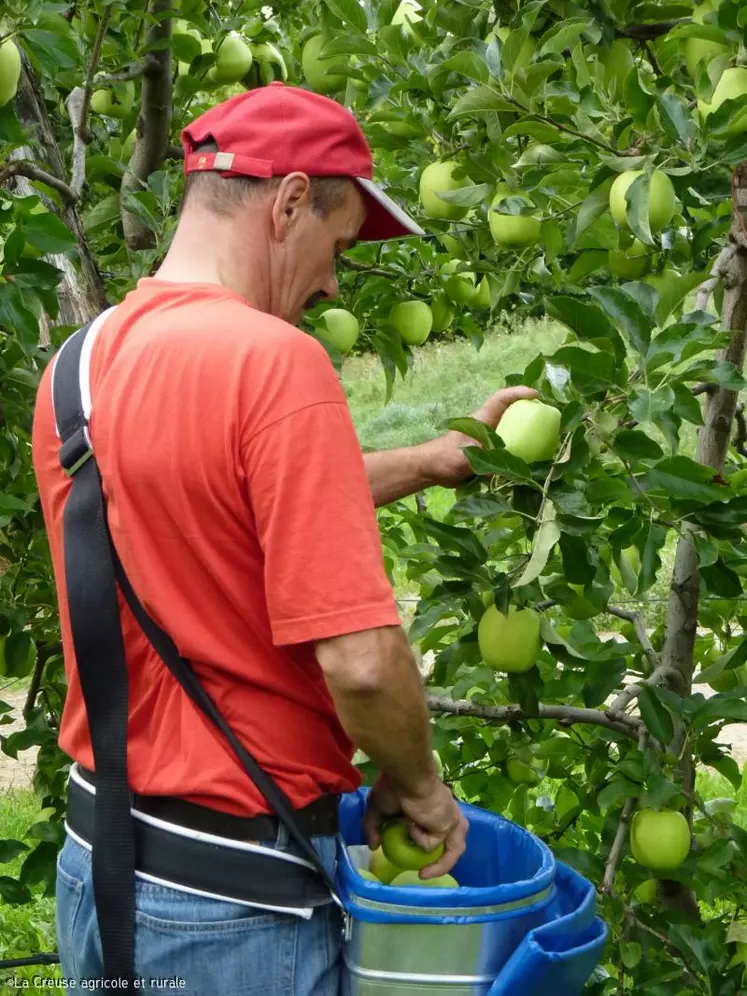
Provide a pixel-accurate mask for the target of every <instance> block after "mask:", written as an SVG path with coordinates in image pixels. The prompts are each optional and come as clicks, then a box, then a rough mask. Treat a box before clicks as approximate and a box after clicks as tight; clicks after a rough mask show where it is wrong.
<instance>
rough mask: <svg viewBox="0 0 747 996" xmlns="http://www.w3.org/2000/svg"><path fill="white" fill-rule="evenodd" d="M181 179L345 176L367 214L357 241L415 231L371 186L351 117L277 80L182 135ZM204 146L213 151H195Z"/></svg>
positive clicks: (367, 153)
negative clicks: (205, 173)
mask: <svg viewBox="0 0 747 996" xmlns="http://www.w3.org/2000/svg"><path fill="white" fill-rule="evenodd" d="M181 137H182V144H183V146H184V172H185V173H193V172H198V171H199V170H216V171H217V172H219V173H220V174H221V175H222V176H256V177H264V178H269V177H271V176H287V175H288V173H293V172H295V171H296V170H298V171H299V172H301V173H306V174H307V175H308V176H349V177H350V178H351V179H353V180H355V181H357V183H358V184H360V187H361V190H362V192H363V195H364V197H365V200H366V204H367V207H368V214H367V217H366V220H365V222H364V223H363V227H362V228H361V231H360V233H359V236H358V238H359V239H360V240H361V241H368V242H371V241H373V242H377V241H380V240H382V239H394V238H398V237H401V236H403V235H425V232H424V231H423V229H422V228H421V227H420V226H419V225H417V224H416V223H415V222H414V221H413V220H412V218H410V217H409V215H407V214H406V213H405V212H404V211H403V210H402V208H400V207H399V206H398V205H397V204H395V202H394V201H393V200H392V199H391V197H388V196H387V195H386V194H385V193H384V191H383V190H382V189H381V187H379V186H378V185H377V184H376V183H374V182H373V179H372V176H373V161H372V158H371V149H370V148H369V146H368V142H367V141H366V137H365V135H364V134H363V132H362V131H361V128H360V125H359V124H358V122H357V121H356V120H355V117H354V116H353V115H352V114H351V113H350V111H348V110H347V108H345V107H343V106H342V105H341V104H338V103H337V102H336V101H334V100H330V99H329V98H328V97H322V96H320V95H319V94H318V93H312V92H311V91H309V90H303V89H301V88H300V87H294V86H286V84H285V83H281V82H280V81H279V80H278V81H276V82H274V83H270V84H269V85H268V86H263V87H258V88H257V89H256V90H247V92H246V93H241V94H239V95H238V96H237V97H231V98H230V99H229V100H226V101H224V102H223V103H221V104H216V106H215V107H211V108H210V110H209V111H207V112H206V113H205V114H202V115H201V116H200V117H199V118H197V119H196V120H195V121H193V122H192V123H191V124H190V125H187V127H186V128H185V129H184V130H183V131H182V136H181ZM208 141H212V142H214V143H215V144H216V145H217V146H218V150H219V151H218V152H199V151H195V149H196V148H197V147H198V146H199V145H201V144H202V143H204V142H208Z"/></svg>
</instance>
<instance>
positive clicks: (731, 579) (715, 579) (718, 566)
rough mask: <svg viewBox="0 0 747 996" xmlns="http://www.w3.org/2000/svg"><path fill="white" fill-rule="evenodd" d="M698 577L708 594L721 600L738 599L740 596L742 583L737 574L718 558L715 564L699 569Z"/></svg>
mask: <svg viewBox="0 0 747 996" xmlns="http://www.w3.org/2000/svg"><path fill="white" fill-rule="evenodd" d="M700 576H701V578H702V579H703V581H704V582H705V584H706V587H707V588H708V591H709V592H712V593H713V594H714V595H720V596H721V597H722V598H739V596H740V595H741V594H742V582H741V580H740V578H739V575H738V574H735V572H734V571H733V570H731V568H730V567H727V566H726V564H725V563H724V561H723V560H722V559H721V557H719V559H718V560H717V561H716V563H715V564H711V565H709V566H708V567H701V569H700Z"/></svg>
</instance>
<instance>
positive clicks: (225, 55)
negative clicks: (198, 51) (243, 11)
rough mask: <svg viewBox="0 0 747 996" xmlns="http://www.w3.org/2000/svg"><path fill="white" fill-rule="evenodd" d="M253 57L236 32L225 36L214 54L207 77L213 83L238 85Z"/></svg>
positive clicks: (248, 68) (250, 65) (250, 66)
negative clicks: (212, 63) (213, 60)
mask: <svg viewBox="0 0 747 996" xmlns="http://www.w3.org/2000/svg"><path fill="white" fill-rule="evenodd" d="M253 59H254V56H253V55H252V50H251V49H250V48H249V46H248V45H247V43H246V42H245V41H244V39H243V38H242V37H241V35H239V34H236V32H233V31H232V32H231V34H229V35H226V37H225V38H224V39H223V41H222V42H221V44H220V47H219V48H218V50H217V51H216V53H215V64H214V65H213V66H212V67H211V69H210V73H209V76H210V78H211V80H213V82H214V83H218V84H224V83H238V82H239V80H242V79H243V78H244V77H245V76H246V74H247V73H248V72H249V70H250V69H251V68H252V61H253Z"/></svg>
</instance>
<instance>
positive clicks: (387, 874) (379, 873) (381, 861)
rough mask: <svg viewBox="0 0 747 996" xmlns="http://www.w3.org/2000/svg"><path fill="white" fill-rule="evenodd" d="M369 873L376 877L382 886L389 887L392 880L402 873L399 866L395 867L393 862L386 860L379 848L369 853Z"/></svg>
mask: <svg viewBox="0 0 747 996" xmlns="http://www.w3.org/2000/svg"><path fill="white" fill-rule="evenodd" d="M369 865H370V868H371V873H372V874H373V875H375V876H376V878H377V879H378V880H379V881H380V882H383V883H384V885H389V883H390V882H391V881H392V879H393V878H396V877H397V875H399V874H400V872H402V870H403V869H402V868H400V867H399V865H395V864H394V863H393V862H391V861H390V860H389V858H387V856H386V855H385V854H384V851H383V849H382V848H381V847H377V848H376V850H375V851H372V852H371V861H370V862H369Z"/></svg>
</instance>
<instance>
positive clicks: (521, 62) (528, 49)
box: [494, 28, 537, 73]
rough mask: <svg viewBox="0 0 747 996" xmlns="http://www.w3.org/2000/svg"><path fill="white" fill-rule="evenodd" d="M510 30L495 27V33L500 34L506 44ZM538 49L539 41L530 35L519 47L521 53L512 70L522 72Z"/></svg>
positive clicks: (502, 42) (499, 36)
mask: <svg viewBox="0 0 747 996" xmlns="http://www.w3.org/2000/svg"><path fill="white" fill-rule="evenodd" d="M510 32H511V29H510V28H495V30H494V33H495V34H496V35H497V36H498V38H499V39H500V41H501V44H502V45H505V44H506V39H507V38H508V36H509V34H510ZM536 51H537V42H536V41H535V40H534V38H532V36H531V35H530V36H529V37H528V38H527V40H526V41H525V42H524V44H523V45H522V46H521V48H520V49H519V54H518V55H517V56H516V59H515V60H514V64H513V66H512V67H511V72H512V73H518V72H521V70H522V69H526V68H527V67H528V66H529V63H530V62H531V61H532V58H533V57H534V53H535V52H536Z"/></svg>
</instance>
